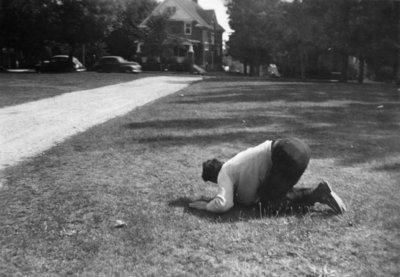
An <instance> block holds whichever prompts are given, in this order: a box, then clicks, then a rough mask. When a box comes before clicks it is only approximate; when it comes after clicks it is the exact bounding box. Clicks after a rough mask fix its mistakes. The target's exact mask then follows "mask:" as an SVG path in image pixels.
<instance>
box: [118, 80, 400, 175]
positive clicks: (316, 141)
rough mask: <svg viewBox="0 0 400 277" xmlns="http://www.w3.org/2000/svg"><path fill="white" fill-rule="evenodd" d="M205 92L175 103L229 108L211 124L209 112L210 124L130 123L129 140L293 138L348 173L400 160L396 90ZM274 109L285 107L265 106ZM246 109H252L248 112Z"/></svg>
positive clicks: (324, 87)
mask: <svg viewBox="0 0 400 277" xmlns="http://www.w3.org/2000/svg"><path fill="white" fill-rule="evenodd" d="M206 84H207V83H206ZM208 86H210V87H207V86H206V88H205V89H204V91H196V93H195V94H192V95H191V94H188V95H185V97H183V98H182V99H181V97H178V98H172V99H173V100H176V101H177V102H178V103H182V104H185V103H191V104H195V105H196V107H193V109H196V108H197V106H198V108H199V109H201V108H202V105H203V104H204V103H226V104H228V106H226V107H225V106H222V107H221V109H222V110H223V113H222V116H221V115H220V114H219V113H216V116H215V117H212V115H213V111H212V110H211V111H208V109H207V111H208V112H209V113H210V114H209V115H207V117H196V118H184V117H179V118H177V119H176V118H174V119H171V120H168V119H166V120H153V121H138V122H129V123H127V124H125V125H123V128H125V129H128V130H131V131H132V132H130V133H132V134H133V136H132V137H130V138H128V139H129V140H131V141H132V142H134V143H140V144H152V145H156V146H171V145H172V146H179V145H191V144H192V145H198V146H207V145H211V144H217V143H225V142H242V143H245V144H253V145H255V144H258V143H261V142H262V141H264V140H266V139H278V138H281V137H290V136H296V137H299V138H300V139H304V140H306V141H307V143H308V144H309V145H310V148H311V151H312V158H317V159H331V158H333V159H335V161H336V163H337V164H338V165H344V166H348V165H351V164H356V163H365V162H369V161H371V160H375V159H383V158H385V157H387V156H388V155H389V156H390V155H397V154H399V153H400V144H398V143H397V137H398V135H400V132H397V134H396V130H398V122H399V117H400V113H399V110H400V102H399V101H398V100H399V99H398V98H399V96H398V95H399V94H398V93H397V91H396V90H395V89H394V88H393V89H392V88H391V87H390V88H388V86H385V85H371V86H367V85H361V86H359V85H355V84H307V85H298V84H290V83H289V84H287V85H280V84H272V85H271V84H268V83H265V84H263V83H261V85H260V84H258V85H252V83H250V82H249V84H248V85H247V84H246V85H242V84H239V85H238V86H230V87H229V88H228V89H227V88H226V87H225V86H223V84H222V83H221V84H219V83H216V84H215V86H213V85H210V84H208ZM208 90H211V91H208ZM273 101H282V102H279V103H277V104H271V105H269V104H268V103H272V102H273ZM246 102H254V103H255V104H254V105H253V104H250V105H249V109H246V110H243V108H241V107H242V105H246ZM236 103H237V104H236ZM232 105H238V106H237V107H238V108H239V109H236V108H235V107H236V106H235V107H233V106H232ZM203 109H204V108H203ZM124 139H125V138H124ZM125 142H126V140H125ZM240 150H241V149H238V151H240ZM395 168H397V167H396V166H395Z"/></svg>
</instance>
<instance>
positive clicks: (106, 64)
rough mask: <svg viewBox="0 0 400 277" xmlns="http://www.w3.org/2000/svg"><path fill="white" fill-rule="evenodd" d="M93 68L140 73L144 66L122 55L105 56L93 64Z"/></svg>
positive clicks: (101, 70) (98, 70)
mask: <svg viewBox="0 0 400 277" xmlns="http://www.w3.org/2000/svg"><path fill="white" fill-rule="evenodd" d="M93 70H94V71H97V72H126V73H139V72H142V66H141V65H140V64H138V63H137V62H131V61H127V60H125V59H124V58H123V57H120V56H104V57H101V58H100V60H99V61H98V62H97V63H96V64H95V65H94V66H93Z"/></svg>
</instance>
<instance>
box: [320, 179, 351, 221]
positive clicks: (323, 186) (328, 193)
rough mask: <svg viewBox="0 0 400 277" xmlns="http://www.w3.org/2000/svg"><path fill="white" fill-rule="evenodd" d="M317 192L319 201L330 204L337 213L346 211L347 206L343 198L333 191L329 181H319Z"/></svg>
mask: <svg viewBox="0 0 400 277" xmlns="http://www.w3.org/2000/svg"><path fill="white" fill-rule="evenodd" d="M315 193H316V194H317V195H318V200H317V202H320V203H322V204H326V205H328V206H329V207H331V209H332V210H333V211H334V212H335V213H337V214H342V213H344V212H345V211H346V206H345V205H344V203H343V201H342V199H340V197H339V196H338V195H337V194H336V193H335V192H334V191H332V189H331V186H330V185H329V184H328V182H326V181H322V182H321V183H319V185H318V187H317V188H316V189H315Z"/></svg>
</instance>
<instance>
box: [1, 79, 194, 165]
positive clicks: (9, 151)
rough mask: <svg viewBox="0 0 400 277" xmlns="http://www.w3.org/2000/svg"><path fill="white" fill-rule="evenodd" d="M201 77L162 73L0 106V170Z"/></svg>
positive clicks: (181, 87) (175, 90)
mask: <svg viewBox="0 0 400 277" xmlns="http://www.w3.org/2000/svg"><path fill="white" fill-rule="evenodd" d="M199 80H201V77H180V76H161V77H149V78H143V79H139V80H135V81H132V82H128V83H121V84H118V85H112V86H106V87H101V88H96V89H91V90H85V91H76V92H71V93H66V94H62V95H59V96H56V97H52V98H47V99H43V100H39V101H34V102H29V103H25V104H21V105H17V106H11V107H6V108H2V109H0V170H2V169H4V168H5V167H7V166H11V165H15V164H17V163H18V162H19V161H22V160H23V159H26V158H28V157H32V156H35V155H37V154H39V153H40V152H42V151H44V150H46V149H49V148H50V147H52V146H54V145H55V144H56V143H58V142H60V141H62V140H64V139H65V138H67V137H69V136H72V135H74V134H76V133H78V132H82V131H85V130H86V129H88V128H90V127H92V126H94V125H96V124H100V123H103V122H105V121H107V120H109V119H111V118H113V117H116V116H121V115H124V114H126V113H128V112H129V111H131V110H132V109H134V108H136V107H138V106H141V105H144V104H146V103H148V102H150V101H153V100H155V99H157V98H160V97H163V96H165V95H168V94H171V93H174V92H177V91H179V90H181V89H183V88H184V87H186V86H188V85H189V84H190V83H191V82H194V81H199Z"/></svg>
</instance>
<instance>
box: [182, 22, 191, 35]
mask: <svg viewBox="0 0 400 277" xmlns="http://www.w3.org/2000/svg"><path fill="white" fill-rule="evenodd" d="M184 28H185V35H191V34H192V23H186V22H185V27H184Z"/></svg>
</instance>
